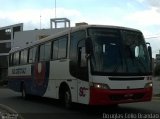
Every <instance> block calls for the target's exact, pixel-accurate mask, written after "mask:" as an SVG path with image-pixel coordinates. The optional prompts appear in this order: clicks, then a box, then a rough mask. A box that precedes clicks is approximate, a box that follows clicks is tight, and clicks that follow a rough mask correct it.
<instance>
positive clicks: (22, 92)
mask: <svg viewBox="0 0 160 119" xmlns="http://www.w3.org/2000/svg"><path fill="white" fill-rule="evenodd" d="M21 96H22V98H23V99H27V97H28V95H27V93H26V88H25V85H24V84H23V85H22V89H21Z"/></svg>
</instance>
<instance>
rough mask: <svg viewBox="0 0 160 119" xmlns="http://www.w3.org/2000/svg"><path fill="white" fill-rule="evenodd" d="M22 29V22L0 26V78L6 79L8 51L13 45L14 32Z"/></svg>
mask: <svg viewBox="0 0 160 119" xmlns="http://www.w3.org/2000/svg"><path fill="white" fill-rule="evenodd" d="M22 30H23V24H22V23H20V24H15V25H11V26H6V27H1V28H0V80H5V79H7V67H8V53H9V51H10V50H11V47H12V46H13V39H14V36H15V32H18V31H22Z"/></svg>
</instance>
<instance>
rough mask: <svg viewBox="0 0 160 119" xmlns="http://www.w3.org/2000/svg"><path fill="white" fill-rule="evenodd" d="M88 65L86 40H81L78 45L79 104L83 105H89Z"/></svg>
mask: <svg viewBox="0 0 160 119" xmlns="http://www.w3.org/2000/svg"><path fill="white" fill-rule="evenodd" d="M87 64H88V63H87V58H86V48H85V40H81V41H80V42H79V43H78V74H79V76H78V77H79V80H78V102H79V103H82V104H88V103H89V79H88V66H87Z"/></svg>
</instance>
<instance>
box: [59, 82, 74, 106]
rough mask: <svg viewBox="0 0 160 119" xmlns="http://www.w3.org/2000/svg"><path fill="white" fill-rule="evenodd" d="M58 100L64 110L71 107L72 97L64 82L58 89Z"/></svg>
mask: <svg viewBox="0 0 160 119" xmlns="http://www.w3.org/2000/svg"><path fill="white" fill-rule="evenodd" d="M59 99H60V101H61V102H62V104H63V105H64V106H65V107H66V108H71V107H72V95H71V91H70V88H69V86H68V84H67V83H66V82H62V83H61V85H60V87H59Z"/></svg>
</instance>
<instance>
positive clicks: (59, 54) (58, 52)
mask: <svg viewBox="0 0 160 119" xmlns="http://www.w3.org/2000/svg"><path fill="white" fill-rule="evenodd" d="M66 57H67V36H65V37H61V38H58V39H57V40H55V41H54V42H53V59H55V60H56V59H62V58H66Z"/></svg>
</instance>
